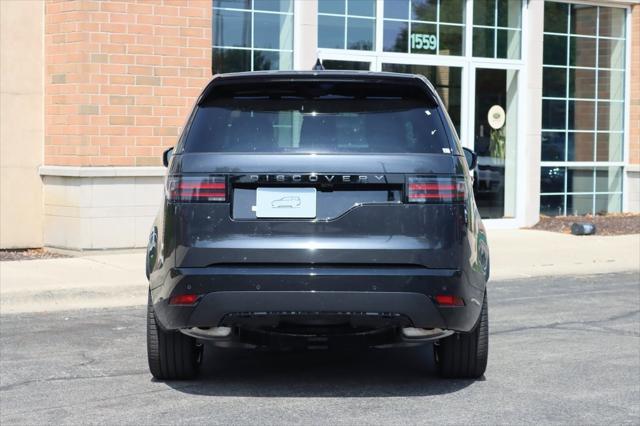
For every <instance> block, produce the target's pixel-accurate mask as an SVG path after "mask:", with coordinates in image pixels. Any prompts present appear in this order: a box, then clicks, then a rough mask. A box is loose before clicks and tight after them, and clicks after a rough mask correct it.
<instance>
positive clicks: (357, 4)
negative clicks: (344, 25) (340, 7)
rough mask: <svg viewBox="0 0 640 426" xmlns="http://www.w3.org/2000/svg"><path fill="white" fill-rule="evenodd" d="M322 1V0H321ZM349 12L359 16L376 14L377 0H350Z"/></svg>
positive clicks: (348, 4)
mask: <svg viewBox="0 0 640 426" xmlns="http://www.w3.org/2000/svg"><path fill="white" fill-rule="evenodd" d="M320 3H322V0H320ZM347 8H348V10H347V13H348V14H349V15H357V16H375V15H376V1H375V0H357V1H354V0H350V1H349V2H348V3H347Z"/></svg>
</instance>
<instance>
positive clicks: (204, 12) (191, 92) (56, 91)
mask: <svg viewBox="0 0 640 426" xmlns="http://www.w3.org/2000/svg"><path fill="white" fill-rule="evenodd" d="M45 63H46V70H45V164H47V165H72V166H153V165H159V164H160V163H161V160H160V155H161V153H162V151H163V150H164V149H165V147H168V146H172V145H173V144H175V142H176V136H177V135H178V130H179V127H180V126H182V125H183V123H184V120H185V119H186V115H187V114H188V111H189V109H190V107H191V105H192V103H193V102H194V100H195V98H196V96H197V95H198V94H199V93H200V90H201V89H202V87H203V86H204V85H205V84H206V82H207V81H209V79H210V77H211V0H152V1H151V0H150V1H147V0H104V1H91V0H77V1H66V0H65V1H61V0H48V1H47V3H46V8H45Z"/></svg>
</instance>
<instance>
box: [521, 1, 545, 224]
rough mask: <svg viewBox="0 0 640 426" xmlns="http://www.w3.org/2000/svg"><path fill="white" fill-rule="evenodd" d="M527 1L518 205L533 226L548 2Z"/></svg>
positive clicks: (536, 206) (524, 221)
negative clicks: (545, 14) (545, 3)
mask: <svg viewBox="0 0 640 426" xmlns="http://www.w3.org/2000/svg"><path fill="white" fill-rule="evenodd" d="M526 4H527V8H528V10H527V13H526V14H525V19H526V21H525V22H523V24H524V25H523V26H525V28H526V31H524V32H523V35H524V37H523V40H522V43H523V53H524V56H523V59H524V62H525V64H526V67H525V70H524V72H525V76H524V77H525V90H524V93H522V94H521V97H522V99H521V103H520V105H521V106H523V111H522V114H521V115H520V117H521V120H520V122H521V125H522V126H524V136H525V138H524V140H522V141H519V142H520V143H519V147H518V149H519V150H520V152H519V155H518V157H519V164H518V166H519V168H521V170H520V173H518V178H519V183H518V189H519V191H518V204H519V206H520V208H519V209H518V210H519V211H520V212H521V213H520V214H521V217H522V221H521V226H531V225H533V224H535V223H536V222H538V220H539V219H540V157H541V156H540V148H541V144H540V140H541V132H540V129H541V126H542V46H543V31H544V2H543V1H529V2H526Z"/></svg>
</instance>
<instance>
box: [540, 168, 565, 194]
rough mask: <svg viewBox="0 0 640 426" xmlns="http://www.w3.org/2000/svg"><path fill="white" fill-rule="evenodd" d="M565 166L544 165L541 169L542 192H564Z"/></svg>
mask: <svg viewBox="0 0 640 426" xmlns="http://www.w3.org/2000/svg"><path fill="white" fill-rule="evenodd" d="M564 175H565V168H564V167H543V168H542V169H541V171H540V192H542V193H545V192H564Z"/></svg>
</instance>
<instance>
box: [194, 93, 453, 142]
mask: <svg viewBox="0 0 640 426" xmlns="http://www.w3.org/2000/svg"><path fill="white" fill-rule="evenodd" d="M450 148H451V146H450V143H449V140H448V137H447V133H446V132H445V129H444V125H443V122H442V119H441V117H440V112H439V111H438V109H437V107H436V106H433V105H428V104H427V102H424V101H419V100H412V99H388V98H387V99H341V98H335V97H330V98H326V99H237V98H236V99H225V98H222V99H214V100H212V101H211V102H208V103H207V104H206V105H201V106H200V107H198V110H197V111H196V115H195V117H194V120H193V122H192V124H191V128H190V130H189V133H188V136H187V139H186V141H185V151H187V152H240V153H245V152H246V153H274V152H276V153H311V152H316V153H335V152H344V153H439V154H442V153H450V152H451V151H450Z"/></svg>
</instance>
